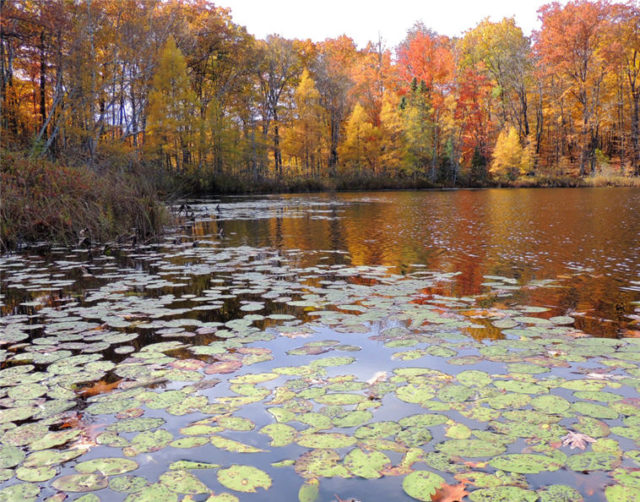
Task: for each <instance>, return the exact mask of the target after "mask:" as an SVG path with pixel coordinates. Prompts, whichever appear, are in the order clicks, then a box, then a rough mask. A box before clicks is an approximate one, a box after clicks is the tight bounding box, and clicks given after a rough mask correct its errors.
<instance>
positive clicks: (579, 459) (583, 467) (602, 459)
mask: <svg viewBox="0 0 640 502" xmlns="http://www.w3.org/2000/svg"><path fill="white" fill-rule="evenodd" d="M616 461H617V459H616V457H614V456H613V455H610V454H608V453H598V452H592V451H590V452H587V453H581V454H579V455H572V456H570V457H569V458H568V459H567V467H568V468H569V469H572V470H574V471H578V472H580V471H610V470H612V469H613V467H614V465H615V463H616Z"/></svg>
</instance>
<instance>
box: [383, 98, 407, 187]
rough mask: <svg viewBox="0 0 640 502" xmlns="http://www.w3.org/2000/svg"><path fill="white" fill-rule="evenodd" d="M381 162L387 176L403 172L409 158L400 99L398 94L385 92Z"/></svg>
mask: <svg viewBox="0 0 640 502" xmlns="http://www.w3.org/2000/svg"><path fill="white" fill-rule="evenodd" d="M380 141H381V144H382V151H381V153H380V162H381V164H382V169H383V170H384V172H385V173H386V174H390V175H396V174H398V173H400V172H401V171H402V168H403V167H404V164H405V159H406V156H407V149H406V141H405V137H404V125H403V119H402V113H401V110H400V98H399V97H398V95H397V94H396V93H393V92H385V93H384V96H383V97H382V109H381V110H380Z"/></svg>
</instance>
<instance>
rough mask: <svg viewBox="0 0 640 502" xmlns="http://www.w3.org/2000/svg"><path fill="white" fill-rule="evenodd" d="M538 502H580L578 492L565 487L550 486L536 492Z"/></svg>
mask: <svg viewBox="0 0 640 502" xmlns="http://www.w3.org/2000/svg"><path fill="white" fill-rule="evenodd" d="M538 495H539V496H540V502H582V501H583V500H584V499H583V498H582V495H580V492H579V491H578V490H576V489H575V488H571V487H570V486H567V485H551V486H547V487H545V488H544V490H538Z"/></svg>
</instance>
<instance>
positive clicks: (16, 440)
mask: <svg viewBox="0 0 640 502" xmlns="http://www.w3.org/2000/svg"><path fill="white" fill-rule="evenodd" d="M47 432H49V428H48V427H47V426H46V425H44V424H41V423H33V424H24V425H20V426H18V427H15V428H13V429H9V430H8V431H6V432H5V433H4V434H3V435H2V439H1V440H2V443H3V444H5V445H12V446H24V445H27V444H29V443H31V442H33V441H37V440H38V439H41V438H42V437H44V436H45V435H46V434H47ZM0 458H3V455H2V450H0ZM1 463H2V461H1V460H0V464H1Z"/></svg>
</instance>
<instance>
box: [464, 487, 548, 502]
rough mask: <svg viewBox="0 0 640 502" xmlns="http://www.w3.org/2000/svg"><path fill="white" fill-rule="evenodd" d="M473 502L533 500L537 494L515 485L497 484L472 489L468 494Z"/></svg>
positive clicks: (523, 501)
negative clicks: (493, 486)
mask: <svg viewBox="0 0 640 502" xmlns="http://www.w3.org/2000/svg"><path fill="white" fill-rule="evenodd" d="M469 500H471V501H473V502H535V501H536V500H538V494H537V493H536V492H533V491H531V490H525V489H524V488H518V487H517V486H498V487H495V488H483V489H481V490H474V491H472V492H471V493H470V494H469Z"/></svg>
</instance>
